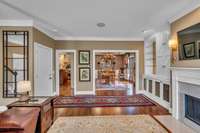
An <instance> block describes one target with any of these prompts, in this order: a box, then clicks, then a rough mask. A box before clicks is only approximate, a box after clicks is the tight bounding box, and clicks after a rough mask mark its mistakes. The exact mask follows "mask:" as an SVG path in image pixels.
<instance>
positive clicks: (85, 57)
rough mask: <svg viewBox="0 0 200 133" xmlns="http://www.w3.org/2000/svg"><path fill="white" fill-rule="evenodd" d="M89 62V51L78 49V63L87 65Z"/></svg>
mask: <svg viewBox="0 0 200 133" xmlns="http://www.w3.org/2000/svg"><path fill="white" fill-rule="evenodd" d="M89 64H90V51H89V50H80V51H79V65H89Z"/></svg>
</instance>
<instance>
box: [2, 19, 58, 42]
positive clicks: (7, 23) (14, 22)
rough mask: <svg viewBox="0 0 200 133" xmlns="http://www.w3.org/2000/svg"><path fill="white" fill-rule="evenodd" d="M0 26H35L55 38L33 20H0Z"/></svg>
mask: <svg viewBox="0 0 200 133" xmlns="http://www.w3.org/2000/svg"><path fill="white" fill-rule="evenodd" d="M0 26H20V27H26V26H27V27H34V28H36V29H38V30H40V31H41V32H43V33H44V34H46V35H47V36H49V37H51V38H52V39H55V35H54V34H52V33H51V32H49V31H48V30H46V29H45V28H43V27H42V26H40V25H38V24H36V23H35V22H34V21H33V20H0Z"/></svg>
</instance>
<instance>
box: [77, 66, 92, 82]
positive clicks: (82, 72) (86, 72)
mask: <svg viewBox="0 0 200 133" xmlns="http://www.w3.org/2000/svg"><path fill="white" fill-rule="evenodd" d="M90 75H91V72H90V68H89V67H81V68H79V81H80V82H89V81H90V79H91V78H90Z"/></svg>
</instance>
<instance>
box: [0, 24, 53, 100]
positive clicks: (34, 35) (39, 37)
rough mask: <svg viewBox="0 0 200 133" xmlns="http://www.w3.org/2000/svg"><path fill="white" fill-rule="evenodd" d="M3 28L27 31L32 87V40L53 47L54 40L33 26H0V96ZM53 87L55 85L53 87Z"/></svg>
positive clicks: (0, 90)
mask: <svg viewBox="0 0 200 133" xmlns="http://www.w3.org/2000/svg"><path fill="white" fill-rule="evenodd" d="M3 30H5V31H9V30H11V31H28V32H29V80H31V82H32V88H34V86H33V84H34V80H33V78H34V77H33V73H34V70H33V66H34V62H33V61H34V57H33V52H34V47H33V44H34V42H38V43H41V44H43V45H46V46H48V47H51V48H54V45H55V41H54V40H53V39H51V38H50V37H48V36H47V35H45V34H44V33H42V32H40V31H39V30H37V29H35V28H33V27H12V26H9V27H0V51H1V52H0V53H1V55H0V97H2V94H3V90H2V88H3V66H2V65H3V52H2V51H3V49H2V48H3V44H2V42H3V40H2V38H3V34H2V32H3ZM54 88H55V87H54Z"/></svg>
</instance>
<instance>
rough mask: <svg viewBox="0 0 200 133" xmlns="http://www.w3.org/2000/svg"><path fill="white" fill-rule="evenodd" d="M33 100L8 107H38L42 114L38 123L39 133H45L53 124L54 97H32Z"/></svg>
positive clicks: (15, 103)
mask: <svg viewBox="0 0 200 133" xmlns="http://www.w3.org/2000/svg"><path fill="white" fill-rule="evenodd" d="M31 99H32V100H38V101H27V102H19V101H17V102H14V103H11V104H10V105H8V108H12V107H19V108H20V107H27V108H29V107H37V108H39V109H40V114H39V118H38V123H37V129H36V131H37V133H45V132H46V131H47V130H48V129H49V128H50V126H51V125H52V123H53V106H52V105H53V99H54V97H32V98H31Z"/></svg>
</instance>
